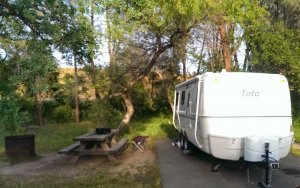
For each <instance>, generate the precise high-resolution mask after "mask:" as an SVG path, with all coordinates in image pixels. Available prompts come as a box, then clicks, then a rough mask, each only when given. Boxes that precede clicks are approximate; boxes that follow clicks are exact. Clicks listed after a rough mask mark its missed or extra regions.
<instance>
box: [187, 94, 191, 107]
mask: <svg viewBox="0 0 300 188" xmlns="http://www.w3.org/2000/svg"><path fill="white" fill-rule="evenodd" d="M190 98H191V94H190V93H188V99H187V107H189V106H190Z"/></svg>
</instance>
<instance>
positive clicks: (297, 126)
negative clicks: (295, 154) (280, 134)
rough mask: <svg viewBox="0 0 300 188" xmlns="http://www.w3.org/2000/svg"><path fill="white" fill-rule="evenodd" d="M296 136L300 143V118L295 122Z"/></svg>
mask: <svg viewBox="0 0 300 188" xmlns="http://www.w3.org/2000/svg"><path fill="white" fill-rule="evenodd" d="M293 130H294V138H295V141H296V142H298V143H300V120H299V119H297V120H295V121H294V122H293Z"/></svg>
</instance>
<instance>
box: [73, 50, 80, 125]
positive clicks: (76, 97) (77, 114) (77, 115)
mask: <svg viewBox="0 0 300 188" xmlns="http://www.w3.org/2000/svg"><path fill="white" fill-rule="evenodd" d="M74 82H75V87H74V101H75V121H76V123H79V122H80V107H79V83H78V70H77V60H76V55H74Z"/></svg>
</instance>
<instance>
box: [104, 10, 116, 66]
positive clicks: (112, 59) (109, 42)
mask: <svg viewBox="0 0 300 188" xmlns="http://www.w3.org/2000/svg"><path fill="white" fill-rule="evenodd" d="M108 16H109V9H107V10H106V12H105V18H106V25H107V30H106V31H107V48H108V55H109V61H110V65H112V64H114V63H115V54H114V49H113V46H112V36H111V28H110V22H109V17H108Z"/></svg>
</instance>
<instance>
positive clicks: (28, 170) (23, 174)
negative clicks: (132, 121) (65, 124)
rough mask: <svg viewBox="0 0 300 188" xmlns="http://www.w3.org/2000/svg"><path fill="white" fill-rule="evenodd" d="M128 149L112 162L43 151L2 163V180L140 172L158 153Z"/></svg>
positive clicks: (98, 158) (65, 179)
mask: <svg viewBox="0 0 300 188" xmlns="http://www.w3.org/2000/svg"><path fill="white" fill-rule="evenodd" d="M128 150H129V151H126V152H125V153H123V154H122V155H121V156H119V158H118V161H117V162H111V161H109V160H108V159H107V158H105V157H81V158H80V159H79V161H77V162H76V163H75V164H74V163H72V162H70V159H71V157H70V156H66V155H60V154H57V153H43V154H41V158H40V159H38V160H36V161H31V162H24V163H20V164H15V165H9V164H7V163H6V164H3V163H2V164H0V181H1V180H2V181H17V182H32V181H35V179H36V178H42V177H47V176H55V177H58V178H61V179H62V180H63V181H67V180H68V179H70V180H71V179H73V178H78V177H80V176H83V175H84V176H87V175H92V174H96V173H98V172H100V171H107V172H111V173H117V172H121V171H129V172H130V173H137V169H138V168H139V167H141V166H144V165H153V164H154V163H155V161H156V156H155V153H154V152H153V151H151V150H148V151H147V152H145V153H140V152H139V151H135V152H133V151H131V150H130V149H128Z"/></svg>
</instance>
